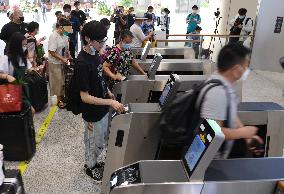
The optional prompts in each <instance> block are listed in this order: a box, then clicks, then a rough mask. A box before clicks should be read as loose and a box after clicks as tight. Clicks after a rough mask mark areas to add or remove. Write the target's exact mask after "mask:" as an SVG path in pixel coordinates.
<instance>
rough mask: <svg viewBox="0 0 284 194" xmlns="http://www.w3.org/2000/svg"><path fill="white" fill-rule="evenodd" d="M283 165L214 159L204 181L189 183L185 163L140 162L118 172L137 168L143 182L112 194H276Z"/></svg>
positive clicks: (283, 176)
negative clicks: (183, 164)
mask: <svg viewBox="0 0 284 194" xmlns="http://www.w3.org/2000/svg"><path fill="white" fill-rule="evenodd" d="M283 163H284V158H261V159H235V160H213V161H212V163H211V164H210V166H209V168H208V169H207V171H206V173H205V178H204V179H203V180H200V181H191V182H189V179H188V177H187V173H186V172H185V171H184V168H183V167H182V162H181V161H159V160H157V161H140V162H137V163H135V164H132V165H129V166H126V167H123V168H121V169H118V171H119V170H128V169H129V168H130V169H133V166H136V168H137V169H139V175H140V176H139V178H140V179H139V180H138V181H136V182H134V183H132V184H131V182H130V181H132V179H130V180H129V182H127V183H128V184H127V183H125V184H122V185H118V186H116V187H113V189H112V190H111V192H110V194H133V193H135V194H173V193H174V194H274V192H275V190H276V185H277V182H278V181H280V180H284V165H283ZM116 172H117V171H116ZM275 194H278V193H275Z"/></svg>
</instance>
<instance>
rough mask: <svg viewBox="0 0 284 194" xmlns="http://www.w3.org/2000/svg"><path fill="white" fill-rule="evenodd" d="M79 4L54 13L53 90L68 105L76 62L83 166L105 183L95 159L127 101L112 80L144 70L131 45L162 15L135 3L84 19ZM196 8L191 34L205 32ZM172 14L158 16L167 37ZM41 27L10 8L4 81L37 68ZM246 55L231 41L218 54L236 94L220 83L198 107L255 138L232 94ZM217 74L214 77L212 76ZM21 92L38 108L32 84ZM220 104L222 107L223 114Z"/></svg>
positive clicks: (0, 75) (149, 34)
mask: <svg viewBox="0 0 284 194" xmlns="http://www.w3.org/2000/svg"><path fill="white" fill-rule="evenodd" d="M74 6H75V7H76V9H75V10H73V11H72V10H71V6H70V5H69V4H65V5H64V6H63V12H60V11H58V12H56V13H55V15H56V17H57V22H56V24H55V29H54V31H53V33H52V34H51V35H50V37H49V40H48V62H49V89H50V95H51V96H54V95H55V96H57V106H58V107H59V108H61V109H64V108H65V107H66V103H67V102H66V101H65V98H64V97H65V96H66V88H65V87H66V78H65V76H66V74H65V73H66V71H65V69H66V67H68V66H70V65H71V63H72V64H73V66H74V75H73V78H72V79H73V80H75V82H74V83H75V84H76V86H77V88H78V91H75V90H74V93H75V92H78V93H77V94H76V95H78V96H79V98H80V102H79V105H78V106H79V110H80V113H82V119H83V122H84V124H85V131H84V144H85V165H84V169H85V172H86V174H87V175H88V176H90V177H91V178H93V179H94V180H95V181H98V182H100V181H101V180H102V175H103V170H104V163H102V162H99V161H98V157H99V156H100V155H101V154H102V152H103V150H104V149H105V148H106V144H107V142H106V141H107V139H108V133H109V131H108V126H109V123H108V121H109V119H108V118H109V116H108V112H109V107H112V108H113V109H114V110H116V111H118V112H120V113H121V112H124V106H123V104H121V103H119V102H118V101H116V100H115V99H114V95H113V94H112V88H113V85H114V83H116V82H119V81H122V80H124V78H125V77H127V76H128V75H129V74H130V67H133V68H134V69H136V70H137V71H138V72H139V73H140V74H142V75H145V74H146V73H145V72H144V70H143V69H142V68H141V67H140V65H139V64H138V63H137V61H136V60H135V59H134V57H133V53H132V51H131V48H132V47H141V46H142V44H143V42H144V41H147V40H150V39H152V38H153V35H154V29H155V23H156V22H157V18H156V16H155V14H154V13H153V7H151V6H149V7H148V10H147V12H146V13H136V14H135V16H134V8H133V9H132V8H131V9H130V12H129V13H128V15H124V14H123V13H124V7H122V6H120V7H118V8H117V9H115V12H114V13H113V15H112V16H111V18H110V20H108V19H106V18H104V19H102V20H101V21H90V22H88V23H86V16H85V15H84V13H83V12H82V11H81V10H80V8H79V6H80V3H79V2H75V3H74ZM197 11H198V7H197V6H193V7H192V13H191V14H189V15H188V17H187V23H188V28H187V34H189V35H190V34H199V33H200V31H201V30H202V29H201V27H199V26H198V25H199V24H200V23H201V17H200V15H198V13H197ZM244 12H245V11H244V10H241V11H239V14H240V16H239V17H238V18H237V19H235V20H238V21H241V22H245V23H242V24H241V23H237V24H236V21H235V22H234V24H233V26H232V28H238V31H240V29H241V31H242V29H243V28H244V29H243V31H245V32H247V33H248V32H249V31H250V29H249V28H248V27H246V25H247V26H248V25H249V24H248V23H249V21H250V20H249V19H246V17H244V16H245V13H244ZM62 13H63V14H62ZM169 14H170V10H169V9H167V8H165V9H164V10H163V16H162V17H161V18H160V20H161V21H159V23H160V24H161V26H162V29H164V30H165V31H166V33H167V34H169V24H170V19H169ZM246 20H248V22H246ZM110 22H114V23H115V32H114V38H115V44H114V46H113V47H108V48H107V47H106V45H105V44H106V41H107V39H108V37H107V32H108V29H109V28H110V25H111V23H110ZM130 25H131V26H130ZM38 31H39V24H38V23H37V22H31V23H29V24H26V23H24V17H23V13H22V12H21V11H20V10H15V11H14V12H13V13H11V22H9V23H8V24H6V25H5V26H4V27H3V28H2V30H1V39H2V40H3V41H4V42H5V43H6V44H7V46H6V49H5V55H4V56H2V57H1V61H0V62H1V65H0V79H1V80H6V81H7V82H9V83H12V82H14V81H15V80H16V79H23V78H24V75H25V73H26V72H27V71H33V70H34V68H33V67H36V66H37V63H36V58H37V53H36V49H37V46H38V45H39V44H40V42H41V41H43V40H44V39H45V37H43V38H41V39H38V40H37V39H36V38H35V35H36V34H37V33H38ZM232 31H233V30H232ZM241 31H240V33H241ZM238 33H239V32H238ZM79 37H80V38H81V40H82V43H83V46H82V49H80V52H79V53H78V56H76V49H78V50H79V48H77V47H78V39H79ZM193 47H194V49H195V51H196V53H197V55H198V52H199V51H198V49H197V47H199V43H198V42H196V44H193ZM232 53H233V54H232ZM103 55H105V58H103ZM231 55H232V56H231ZM247 55H248V51H247V50H246V49H245V48H244V47H242V46H240V45H237V46H236V45H229V46H227V47H225V48H223V49H222V50H221V53H220V55H219V58H218V70H219V73H218V74H217V75H215V77H216V79H220V80H221V81H223V82H224V83H225V85H226V86H227V87H228V88H229V90H230V94H231V96H230V99H227V95H226V91H225V90H224V88H216V89H215V90H212V91H211V92H210V93H208V94H207V95H208V96H207V97H208V98H206V99H207V101H206V102H205V103H204V105H203V107H202V111H201V114H202V115H204V117H206V118H207V117H208V118H209V117H210V116H211V115H215V117H214V118H212V119H215V120H217V121H218V122H219V124H220V126H222V127H223V128H222V129H223V130H224V133H225V135H226V138H227V139H239V138H247V139H251V138H256V139H257V138H258V137H256V135H255V134H256V132H257V129H256V128H252V127H244V126H243V125H242V123H241V122H240V121H239V120H238V118H237V116H236V105H237V101H235V96H234V95H233V93H234V92H233V91H231V90H233V89H232V88H231V84H233V83H235V82H236V81H237V80H239V79H244V77H245V76H246V75H247V71H248V61H247V60H246V57H247ZM228 57H230V59H231V58H234V59H235V60H234V61H233V62H230V61H228V60H226V59H228ZM215 77H214V76H212V78H215ZM24 91H26V92H23V101H24V103H25V104H27V105H28V106H31V109H32V110H33V107H32V105H31V100H30V98H29V94H28V89H27V88H24ZM220 93H221V94H222V96H221V97H222V98H220V99H219V101H220V103H221V102H222V103H221V104H220V103H219V101H217V102H216V100H215V99H216V98H215V97H216V96H217V95H219V94H220ZM215 95H216V96H215ZM224 101H225V102H228V103H230V104H232V107H233V108H232V109H231V112H230V113H226V110H227V104H224V103H223V102H224ZM216 103H217V104H216ZM218 103H219V104H218ZM208 107H209V108H208ZM212 107H213V108H215V109H216V110H215V109H212ZM220 107H221V108H222V111H223V112H220V111H218V110H219V108H220ZM217 109H218V110H217ZM33 112H34V110H33ZM212 113H213V114H212ZM215 113H218V114H215ZM227 115H229V116H230V120H229V124H228V125H226V124H225V123H224V121H225V120H226V119H227V117H226V116H227ZM210 118H211V117H210ZM236 122H237V123H236ZM228 128H235V129H238V132H239V134H238V135H236V133H232V132H231V131H230V130H228Z"/></svg>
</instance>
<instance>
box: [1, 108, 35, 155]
mask: <svg viewBox="0 0 284 194" xmlns="http://www.w3.org/2000/svg"><path fill="white" fill-rule="evenodd" d="M0 123H1V125H0V126H1V127H0V144H2V145H3V147H4V149H3V153H4V159H5V160H8V161H23V160H29V159H30V158H31V157H32V156H33V155H34V153H35V151H36V143H35V130H34V124H33V118H32V112H31V108H30V107H25V108H23V110H22V111H21V112H18V113H10V114H8V113H3V114H2V113H1V114H0Z"/></svg>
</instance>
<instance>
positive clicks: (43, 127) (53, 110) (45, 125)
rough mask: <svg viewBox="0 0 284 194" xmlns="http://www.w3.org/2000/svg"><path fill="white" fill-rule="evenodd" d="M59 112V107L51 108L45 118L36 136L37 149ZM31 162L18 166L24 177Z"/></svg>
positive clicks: (23, 162) (24, 162)
mask: <svg viewBox="0 0 284 194" xmlns="http://www.w3.org/2000/svg"><path fill="white" fill-rule="evenodd" d="M56 111H57V105H54V106H52V107H51V109H50V111H49V113H48V115H47V117H46V118H45V120H44V122H43V123H42V125H41V127H40V129H39V130H38V132H37V134H36V149H37V148H38V146H39V143H40V142H41V140H42V138H43V137H44V134H45V132H46V129H47V128H48V126H49V124H50V122H51V120H52V118H53V116H54V114H55V113H56ZM29 162H30V160H29V161H22V162H20V163H19V165H18V169H19V170H20V171H21V174H22V175H23V174H24V173H25V171H26V169H27V167H28V165H29Z"/></svg>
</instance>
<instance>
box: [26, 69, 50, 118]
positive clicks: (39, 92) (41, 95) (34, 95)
mask: <svg viewBox="0 0 284 194" xmlns="http://www.w3.org/2000/svg"><path fill="white" fill-rule="evenodd" d="M25 81H26V82H27V84H28V88H29V95H30V99H31V104H32V106H33V107H34V109H35V111H37V112H38V111H40V110H42V109H43V108H44V107H45V105H46V104H47V103H48V90H47V81H46V78H45V77H44V76H41V75H40V74H38V73H36V72H33V73H29V74H28V75H26V77H25Z"/></svg>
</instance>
